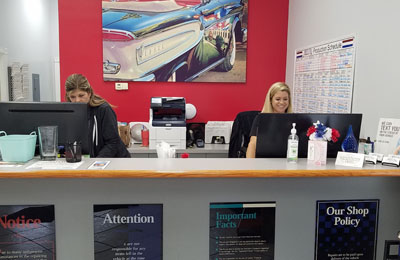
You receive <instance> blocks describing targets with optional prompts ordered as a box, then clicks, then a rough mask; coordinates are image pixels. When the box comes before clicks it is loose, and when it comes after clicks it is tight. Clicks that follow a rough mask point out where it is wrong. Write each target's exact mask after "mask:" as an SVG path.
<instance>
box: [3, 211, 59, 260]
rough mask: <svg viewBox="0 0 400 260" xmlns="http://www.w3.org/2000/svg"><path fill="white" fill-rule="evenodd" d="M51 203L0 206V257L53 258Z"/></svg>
mask: <svg viewBox="0 0 400 260" xmlns="http://www.w3.org/2000/svg"><path fill="white" fill-rule="evenodd" d="M54 224H55V223H54V205H23V206H22V205H18V206H17V205H7V206H0V260H9V259H22V260H54V259H56V257H55V227H54Z"/></svg>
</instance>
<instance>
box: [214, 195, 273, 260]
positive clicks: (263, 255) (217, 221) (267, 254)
mask: <svg viewBox="0 0 400 260" xmlns="http://www.w3.org/2000/svg"><path fill="white" fill-rule="evenodd" d="M275 208H276V203H275V202H235V203H231V202H230V203H210V258H209V259H210V260H228V259H229V260H244V259H245V260H256V259H262V260H273V259H274V245H275Z"/></svg>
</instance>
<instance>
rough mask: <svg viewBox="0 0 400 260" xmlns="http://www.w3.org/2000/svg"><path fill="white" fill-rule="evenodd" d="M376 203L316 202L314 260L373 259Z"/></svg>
mask: <svg viewBox="0 0 400 260" xmlns="http://www.w3.org/2000/svg"><path fill="white" fill-rule="evenodd" d="M378 213H379V200H377V199H374V200H332V201H317V214H316V215H317V219H316V221H317V223H316V234H315V258H314V259H315V260H347V259H349V260H374V259H375V255H376V239H377V233H378V232H377V229H378Z"/></svg>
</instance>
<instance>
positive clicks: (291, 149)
mask: <svg viewBox="0 0 400 260" xmlns="http://www.w3.org/2000/svg"><path fill="white" fill-rule="evenodd" d="M292 125H293V128H292V130H290V135H289V138H288V145H287V160H288V162H293V163H296V162H297V157H298V153H299V137H298V136H297V135H296V133H297V130H296V123H293V124H292Z"/></svg>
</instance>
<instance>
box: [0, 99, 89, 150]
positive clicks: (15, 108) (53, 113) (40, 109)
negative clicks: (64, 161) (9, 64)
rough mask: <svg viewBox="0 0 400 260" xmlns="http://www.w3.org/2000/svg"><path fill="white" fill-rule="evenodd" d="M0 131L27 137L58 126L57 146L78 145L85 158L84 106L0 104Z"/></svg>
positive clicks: (82, 104)
mask: <svg viewBox="0 0 400 260" xmlns="http://www.w3.org/2000/svg"><path fill="white" fill-rule="evenodd" d="M0 118H1V120H0V131H5V132H6V133H7V134H30V133H31V132H32V131H35V132H36V134H37V133H38V132H37V128H38V126H46V125H56V126H58V145H65V144H66V143H67V142H74V141H80V142H81V143H82V153H84V154H89V143H88V141H89V140H88V138H89V134H88V131H89V128H88V118H87V104H84V103H69V102H68V103H61V102H0Z"/></svg>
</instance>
